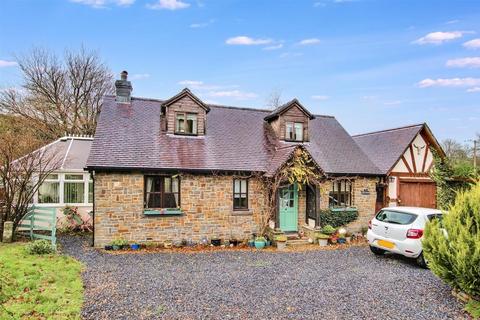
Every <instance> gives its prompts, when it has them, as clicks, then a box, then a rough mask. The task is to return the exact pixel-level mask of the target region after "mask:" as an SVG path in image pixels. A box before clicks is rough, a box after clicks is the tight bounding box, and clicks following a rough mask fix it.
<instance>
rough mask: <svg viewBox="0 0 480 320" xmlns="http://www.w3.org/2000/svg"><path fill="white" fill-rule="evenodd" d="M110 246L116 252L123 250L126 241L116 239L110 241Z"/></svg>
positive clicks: (126, 243)
mask: <svg viewBox="0 0 480 320" xmlns="http://www.w3.org/2000/svg"><path fill="white" fill-rule="evenodd" d="M111 245H112V249H113V250H115V251H117V250H120V249H123V248H124V247H125V245H128V242H127V240H123V239H116V240H113V241H112V243H111Z"/></svg>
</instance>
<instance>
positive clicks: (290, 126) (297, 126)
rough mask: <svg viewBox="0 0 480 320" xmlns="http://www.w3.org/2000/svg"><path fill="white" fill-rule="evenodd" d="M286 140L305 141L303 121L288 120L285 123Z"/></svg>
mask: <svg viewBox="0 0 480 320" xmlns="http://www.w3.org/2000/svg"><path fill="white" fill-rule="evenodd" d="M285 140H288V141H303V123H301V122H286V123H285Z"/></svg>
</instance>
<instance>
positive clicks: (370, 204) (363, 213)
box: [348, 178, 377, 231]
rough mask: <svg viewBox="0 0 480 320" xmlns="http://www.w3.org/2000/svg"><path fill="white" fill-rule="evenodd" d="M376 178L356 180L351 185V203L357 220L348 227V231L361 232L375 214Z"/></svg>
mask: <svg viewBox="0 0 480 320" xmlns="http://www.w3.org/2000/svg"><path fill="white" fill-rule="evenodd" d="M376 183H377V179H376V178H358V179H356V180H355V182H354V184H353V191H352V192H353V203H354V205H355V207H357V209H358V219H357V220H355V221H354V222H352V223H350V224H349V225H348V229H350V230H353V231H361V229H362V227H367V226H368V221H370V219H372V218H373V215H374V214H375V202H376V200H377V192H376V188H375V187H376Z"/></svg>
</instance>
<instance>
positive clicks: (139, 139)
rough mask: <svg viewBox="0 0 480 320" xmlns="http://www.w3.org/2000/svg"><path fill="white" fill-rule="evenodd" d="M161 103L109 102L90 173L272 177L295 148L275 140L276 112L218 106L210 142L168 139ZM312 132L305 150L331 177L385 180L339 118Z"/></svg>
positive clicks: (209, 126) (319, 119) (211, 118)
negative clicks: (261, 174) (217, 172)
mask: <svg viewBox="0 0 480 320" xmlns="http://www.w3.org/2000/svg"><path fill="white" fill-rule="evenodd" d="M162 102H163V101H162V100H154V99H144V98H132V101H131V103H130V104H117V103H116V102H115V100H114V97H110V96H108V97H105V99H104V103H103V106H102V112H101V113H100V117H99V119H98V125H97V131H96V133H95V139H94V142H93V145H92V149H91V152H90V156H89V158H88V161H87V168H89V169H95V170H102V169H103V170H109V169H110V170H111V169H116V170H120V169H128V170H133V169H145V170H149V169H150V170H168V169H172V170H222V171H223V170H225V171H258V172H267V171H271V170H276V169H275V168H276V167H278V163H283V162H284V161H285V160H286V153H287V154H288V151H287V149H292V148H288V146H295V145H296V144H295V143H291V142H283V141H278V140H277V139H276V138H275V137H274V133H273V130H272V128H271V126H270V125H269V124H268V123H267V122H265V121H264V117H265V116H266V115H268V114H269V113H271V111H269V110H260V109H250V108H235V107H226V106H218V105H208V107H209V108H210V112H209V113H208V114H207V119H206V135H205V136H198V137H185V136H177V135H172V134H167V133H166V132H164V131H162V130H161V128H160V111H161V110H160V109H161V105H162ZM309 128H310V130H311V133H310V139H311V141H310V142H307V143H304V144H303V145H304V147H305V148H306V149H307V150H308V151H309V152H310V153H311V155H312V156H313V157H314V160H315V161H316V162H317V163H318V164H319V165H320V167H321V169H323V171H325V172H326V173H331V174H335V173H341V174H365V175H378V174H380V171H379V169H378V168H377V167H376V166H375V165H374V164H373V163H372V162H371V161H370V160H369V159H368V157H367V156H366V155H365V154H364V153H363V152H362V150H361V149H360V147H359V146H358V145H357V144H356V143H355V142H354V141H353V139H352V138H351V137H350V135H349V134H348V133H347V132H346V131H345V130H344V129H343V127H342V126H341V125H340V124H339V123H338V122H337V120H336V119H335V118H333V117H330V116H315V119H313V120H311V122H310V126H309ZM285 147H287V148H285ZM282 161H283V162H282Z"/></svg>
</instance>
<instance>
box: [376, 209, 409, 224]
mask: <svg viewBox="0 0 480 320" xmlns="http://www.w3.org/2000/svg"><path fill="white" fill-rule="evenodd" d="M375 218H376V219H377V220H378V221H382V222H386V223H393V224H411V223H412V222H413V221H415V219H417V215H415V214H412V213H406V212H399V211H394V210H382V211H380V212H379V213H378V214H377V216H376V217H375Z"/></svg>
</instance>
